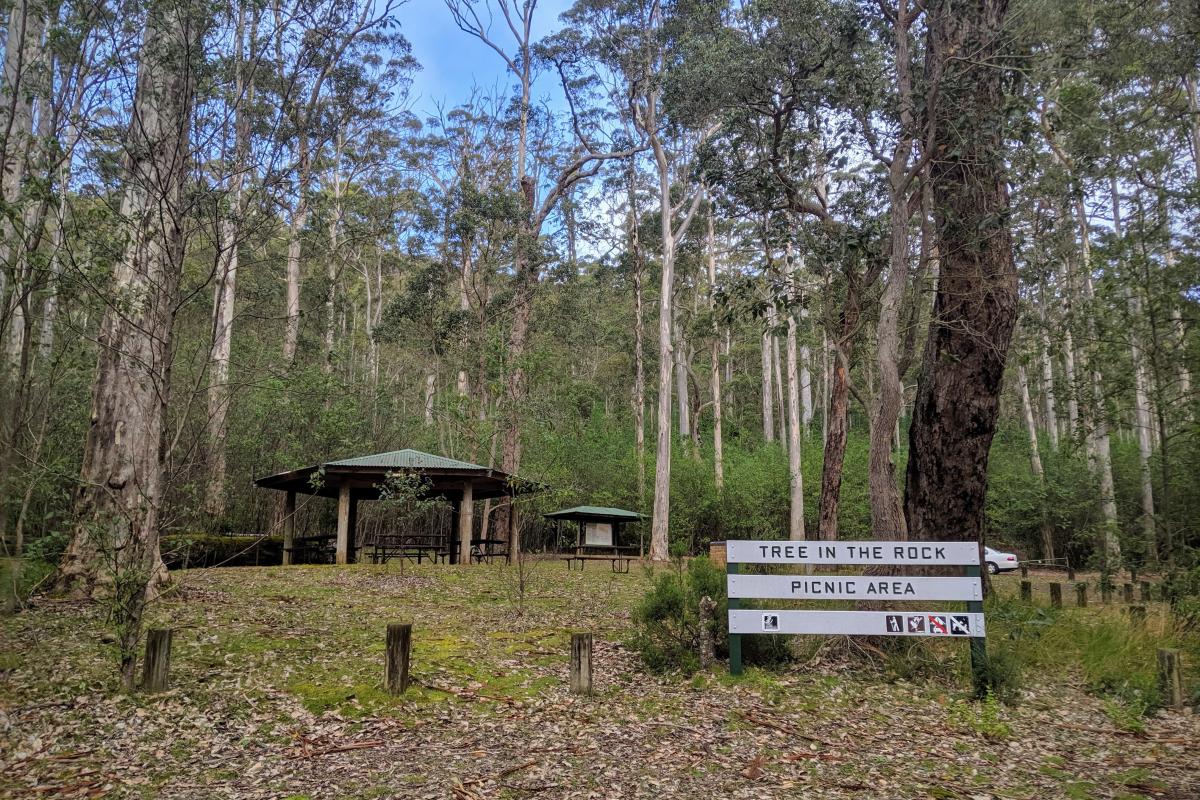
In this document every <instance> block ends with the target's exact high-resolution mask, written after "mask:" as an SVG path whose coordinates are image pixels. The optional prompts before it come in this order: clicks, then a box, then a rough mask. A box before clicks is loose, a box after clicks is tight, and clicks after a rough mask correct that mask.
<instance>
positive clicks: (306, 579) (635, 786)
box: [0, 561, 1200, 800]
mask: <svg viewBox="0 0 1200 800" xmlns="http://www.w3.org/2000/svg"><path fill="white" fill-rule="evenodd" d="M1052 577H1053V575H1049V576H1047V575H1039V576H1038V577H1037V582H1038V586H1039V587H1040V588H1039V592H1038V597H1039V601H1040V602H1042V603H1045V602H1048V600H1047V593H1046V591H1045V589H1044V587H1043V584H1045V583H1046V582H1048V580H1049V578H1052ZM180 578H181V582H180V590H179V591H178V592H177V593H175V594H173V595H172V596H169V597H167V598H165V599H163V600H162V601H160V602H158V603H156V604H155V606H154V607H153V610H152V617H153V620H152V624H153V625H155V626H164V627H173V628H175V629H177V635H176V639H175V646H174V653H173V658H172V679H173V685H172V688H171V690H170V691H169V692H167V693H165V694H161V695H156V696H141V695H138V696H133V697H128V696H124V695H122V694H120V693H119V692H118V691H117V680H116V667H115V663H116V655H115V651H114V646H113V645H112V644H111V643H108V642H106V639H108V638H109V637H108V636H106V635H105V630H106V629H105V627H104V619H103V617H104V610H103V608H102V607H99V606H96V605H82V604H73V603H65V602H58V601H53V600H40V601H38V602H37V603H36V604H35V605H34V607H33V608H31V609H29V610H27V611H25V612H23V613H20V614H17V615H16V616H12V617H6V618H2V619H0V796H3V797H147V798H150V797H155V798H306V797H307V798H332V797H339V798H340V797H347V798H455V800H478V799H479V798H661V797H685V798H692V800H704V799H705V798H717V797H728V798H771V797H797V798H800V797H803V798H860V797H872V798H928V797H933V798H1039V799H1041V798H1059V797H1063V798H1130V797H1161V798H1174V799H1175V800H1183V799H1184V798H1200V718H1198V717H1197V716H1196V715H1194V714H1192V713H1191V712H1190V711H1186V710H1185V711H1163V712H1158V713H1157V714H1155V715H1153V716H1151V717H1149V718H1148V719H1146V720H1145V721H1144V723H1142V725H1141V729H1140V730H1139V729H1138V726H1126V727H1124V728H1122V727H1119V726H1118V723H1117V721H1115V720H1114V718H1113V715H1112V713H1111V708H1109V707H1108V706H1106V703H1105V701H1104V700H1102V699H1101V698H1099V697H1096V696H1094V695H1092V694H1089V693H1088V692H1086V691H1084V690H1083V688H1082V686H1081V683H1080V681H1079V680H1078V678H1077V676H1075V675H1073V674H1071V673H1070V672H1069V671H1067V672H1064V673H1062V674H1046V675H1034V676H1028V675H1027V676H1026V681H1025V688H1024V689H1023V690H1022V692H1021V697H1020V699H1019V702H1017V703H1016V704H1015V705H1011V706H1000V705H998V704H988V705H980V704H977V703H971V702H969V701H968V700H967V699H966V694H967V689H968V687H967V685H966V683H965V681H964V680H963V679H962V675H961V670H960V671H958V672H954V671H950V672H944V673H939V674H935V675H934V676H931V677H917V678H914V679H912V680H901V679H897V678H896V676H895V675H894V674H888V673H887V672H886V671H881V670H877V669H868V668H854V667H852V666H847V665H846V664H845V663H844V659H842V662H843V663H839V659H838V657H837V652H838V650H839V648H838V647H837V646H836V645H831V646H829V647H827V648H822V647H818V648H817V655H816V656H815V657H814V658H810V659H809V660H807V661H805V662H803V663H796V664H793V665H790V666H787V667H784V668H780V669H777V670H763V669H754V668H752V669H750V670H748V672H747V675H746V676H745V677H744V678H742V679H740V680H732V679H730V678H729V677H728V676H726V675H725V674H724V672H723V669H722V668H720V667H717V668H714V670H713V671H711V672H709V673H703V674H701V675H698V676H695V677H694V678H683V677H679V676H664V677H658V676H653V675H650V674H648V673H647V672H645V670H644V669H643V667H642V666H641V663H640V661H639V660H638V658H637V656H636V655H635V654H634V653H633V652H631V651H630V650H629V649H627V646H626V644H625V643H626V642H627V640H628V637H629V635H630V633H631V622H630V609H631V608H632V607H633V605H634V604H635V603H636V600H637V598H639V597H640V596H641V594H642V593H643V592H644V591H645V588H646V586H647V585H648V576H647V574H646V572H645V571H643V570H639V569H638V568H637V567H635V568H634V569H633V570H632V572H631V573H630V574H628V575H613V574H611V573H610V572H608V570H607V569H604V568H603V565H597V564H593V565H590V566H589V568H588V570H587V571H586V572H584V573H582V574H580V573H577V572H576V573H569V572H567V570H566V569H565V567H564V566H563V564H562V563H561V562H557V561H555V562H546V563H541V564H538V565H537V566H535V567H534V568H533V569H532V572H531V574H530V575H528V576H527V586H526V590H525V592H524V595H523V596H522V593H521V591H520V581H519V580H518V576H517V574H516V570H515V569H514V568H512V567H506V566H503V565H492V566H472V567H447V566H429V565H424V566H421V567H414V566H413V565H411V564H406V565H404V567H403V569H401V567H400V566H399V565H398V564H395V563H393V564H390V565H385V566H355V567H348V568H347V567H341V568H339V567H301V568H289V569H282V568H238V569H217V570H206V571H194V572H190V573H184V574H182V575H181V576H180ZM1019 580H1020V577H1019V576H1017V575H1004V576H999V577H998V578H996V579H995V586H996V589H997V591H998V592H1000V593H1001V594H1004V593H1008V594H1015V593H1016V591H1017V585H1018V582H1019ZM1064 584H1065V580H1064ZM1073 599H1074V593H1073V589H1072V588H1071V587H1070V586H1067V585H1065V586H1064V600H1066V601H1067V604H1068V605H1070V604H1071V603H1072V602H1073ZM1066 613H1072V614H1082V613H1089V614H1099V613H1107V612H1106V611H1105V610H1104V609H1094V608H1089V609H1088V610H1086V611H1074V610H1068V612H1066ZM1112 613H1116V612H1112ZM402 621H411V622H413V623H414V634H413V640H414V650H413V671H414V680H415V681H416V685H415V686H414V688H413V689H412V690H410V692H409V693H408V694H407V695H405V696H404V697H402V698H392V697H390V696H389V695H387V694H386V693H385V692H384V691H383V689H382V671H383V666H382V664H383V646H384V629H385V626H386V624H387V623H389V622H402ZM573 630H590V631H594V632H595V633H596V640H597V644H596V655H595V664H596V674H595V679H596V686H597V694H596V695H595V696H593V697H577V696H573V695H571V694H569V693H568V691H567V667H568V664H567V658H568V656H567V654H568V647H567V644H568V640H569V633H570V632H571V631H573ZM944 644H945V647H946V648H954V647H955V646H956V645H955V644H954V643H950V642H947V643H944ZM939 646H940V645H939Z"/></svg>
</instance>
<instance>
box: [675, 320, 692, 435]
mask: <svg viewBox="0 0 1200 800" xmlns="http://www.w3.org/2000/svg"><path fill="white" fill-rule="evenodd" d="M672 305H673V307H672V314H673V315H674V317H675V319H674V321H673V324H672V326H671V327H672V333H673V335H674V337H675V348H674V352H675V401H676V404H677V406H678V414H679V441H680V443H681V444H683V445H684V446H685V448H686V445H687V443H688V440H689V439H691V437H692V417H691V404H690V402H689V393H688V379H687V371H688V347H687V342H685V341H684V339H683V328H682V326H680V324H679V304H678V303H673V304H672ZM684 452H687V451H686V449H685V451H684Z"/></svg>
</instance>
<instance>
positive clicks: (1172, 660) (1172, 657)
mask: <svg viewBox="0 0 1200 800" xmlns="http://www.w3.org/2000/svg"><path fill="white" fill-rule="evenodd" d="M1158 686H1159V690H1160V691H1161V692H1162V702H1163V705H1164V706H1167V707H1168V708H1178V707H1179V706H1181V705H1183V676H1182V674H1181V670H1180V669H1179V651H1178V650H1159V651H1158Z"/></svg>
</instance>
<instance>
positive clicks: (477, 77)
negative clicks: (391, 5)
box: [397, 0, 572, 113]
mask: <svg viewBox="0 0 1200 800" xmlns="http://www.w3.org/2000/svg"><path fill="white" fill-rule="evenodd" d="M518 1H519V0H518ZM571 3H572V0H539V2H538V7H537V11H536V12H535V13H536V16H535V17H534V29H533V30H534V38H535V40H536V39H540V38H541V37H543V36H545V35H546V34H548V33H552V32H554V31H555V30H557V29H558V28H559V27H560V25H559V21H558V15H559V14H561V13H562V12H563V11H566V10H567V8H569V7H570V6H571ZM479 5H480V16H481V17H484V18H486V16H485V10H484V9H483V5H484V3H483V2H482V0H480V3H479ZM397 18H398V19H399V21H400V29H401V31H402V32H403V33H404V36H405V37H406V38H407V39H408V40H409V42H410V43H411V44H412V51H413V55H414V56H415V57H416V59H417V61H419V62H420V63H421V70H420V71H419V72H418V73H417V74H416V75H415V76H413V86H412V109H413V110H414V111H416V112H418V113H428V112H431V111H433V110H434V108H435V106H436V104H438V103H445V105H446V106H447V107H452V106H454V105H457V104H459V103H461V102H463V101H464V100H466V99H467V98H468V97H469V96H470V94H471V88H472V87H473V86H478V87H479V88H480V89H481V90H483V91H484V92H485V93H489V94H492V93H495V92H494V90H497V89H498V90H499V91H501V92H505V93H507V91H508V90H509V89H510V87H511V85H512V76H510V75H508V74H507V73H506V70H505V67H504V62H503V61H501V60H500V56H498V55H497V54H496V53H495V52H494V51H493V50H491V48H489V47H487V46H486V45H485V44H483V43H482V42H480V41H479V40H478V39H476V38H475V37H473V36H470V35H468V34H466V33H463V32H462V31H460V30H459V29H458V26H457V25H455V24H454V20H453V19H452V18H451V17H450V12H449V11H448V10H447V9H446V6H445V3H444V2H443V0H409V2H408V3H407V4H405V5H403V6H401V7H400V10H399V12H398V13H397ZM493 30H494V32H495V34H496V38H497V39H498V40H499V41H500V42H502V43H503V44H502V46H504V47H505V48H506V50H509V51H510V52H511V49H512V46H513V38H512V34H511V33H510V32H509V31H508V28H507V26H505V25H504V21H503V19H498V20H497V25H496V26H494V27H493ZM556 88H557V87H556V81H555V79H554V76H552V75H543V76H542V77H541V80H539V81H538V83H537V85H536V87H535V97H537V98H543V97H556V96H558V95H561V92H558V91H556Z"/></svg>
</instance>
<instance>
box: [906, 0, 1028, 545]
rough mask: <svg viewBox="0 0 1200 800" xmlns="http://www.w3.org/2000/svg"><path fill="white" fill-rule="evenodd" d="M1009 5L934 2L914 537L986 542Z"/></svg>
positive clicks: (1002, 243)
mask: <svg viewBox="0 0 1200 800" xmlns="http://www.w3.org/2000/svg"><path fill="white" fill-rule="evenodd" d="M1006 9H1007V3H1006V2H1005V0H979V2H975V3H970V4H961V3H956V2H953V1H952V0H933V1H932V2H930V3H929V4H928V6H927V10H926V21H927V28H928V43H927V47H928V55H927V57H926V81H927V85H931V86H936V87H937V100H936V104H935V107H934V109H933V113H932V118H931V124H932V133H933V136H934V138H935V142H936V147H937V148H938V150H939V154H940V155H939V157H938V158H935V159H933V161H932V163H931V165H930V183H931V185H932V190H933V200H934V219H935V222H936V225H937V230H938V253H939V257H940V263H939V274H938V284H937V294H936V296H935V299H934V310H933V315H932V319H931V321H930V329H929V338H928V340H927V341H926V346H925V356H924V363H923V368H922V374H921V379H920V383H919V385H918V389H917V398H916V402H915V404H914V407H913V419H912V424H911V425H910V427H909V443H910V444H909V456H908V470H907V476H906V485H905V517H906V522H907V524H908V533H909V536H910V537H912V538H913V539H914V540H923V539H932V540H937V539H968V540H974V541H980V542H982V540H983V533H984V499H985V497H986V494H987V464H988V450H989V448H990V447H991V443H992V437H993V435H994V434H995V430H996V418H997V416H998V414H999V410H1000V393H1001V390H1002V388H1003V378H1004V366H1005V362H1006V361H1007V356H1008V345H1009V340H1010V339H1011V337H1012V331H1013V326H1014V324H1015V322H1016V318H1017V299H1018V298H1017V270H1016V267H1015V265H1014V263H1013V255H1012V242H1011V239H1010V234H1009V228H1008V221H1007V217H1008V210H1009V202H1008V188H1007V184H1006V177H1005V170H1004V141H1005V138H1004V137H1005V131H1006V130H1007V124H1006V119H1005V114H1006V113H1007V112H1006V104H1005V98H1004V81H1005V79H1006V75H1007V70H1006V69H1005V68H1004V67H1003V66H1002V65H1001V64H999V63H996V62H995V60H996V58H997V56H998V54H999V53H1000V51H1001V49H1002V46H1003V23H1004V16H1005V11H1006ZM957 53H970V54H971V56H970V58H961V57H956V56H955V54H957Z"/></svg>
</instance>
